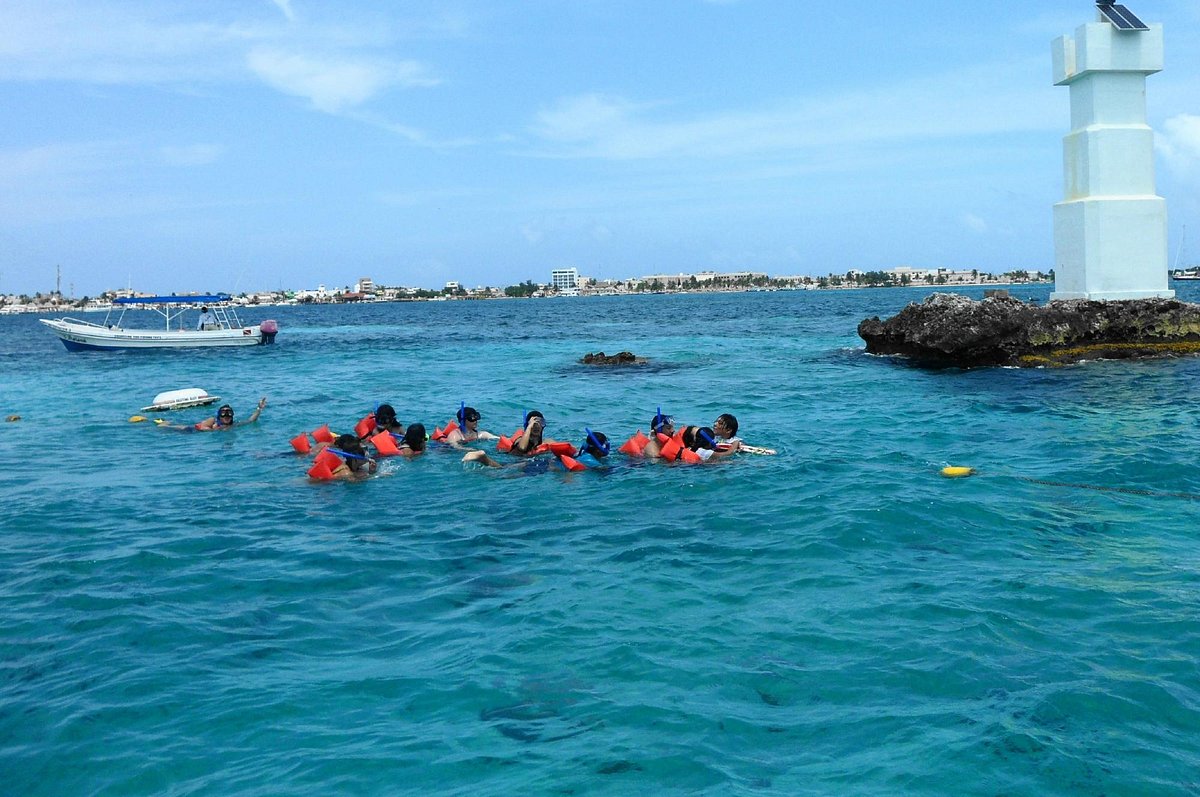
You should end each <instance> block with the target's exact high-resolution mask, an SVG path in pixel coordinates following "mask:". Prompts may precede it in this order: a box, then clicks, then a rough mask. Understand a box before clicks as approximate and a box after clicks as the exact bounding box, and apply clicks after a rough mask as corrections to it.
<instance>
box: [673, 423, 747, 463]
mask: <svg viewBox="0 0 1200 797" xmlns="http://www.w3.org/2000/svg"><path fill="white" fill-rule="evenodd" d="M683 444H684V446H686V447H687V448H688V449H690V450H691V451H692V452H693V453H695V454H696V455H697V456H698V457H699V458H700V459H699V461H700V462H714V461H716V460H718V459H722V458H723V457H727V456H729V455H730V454H733V453H735V452H736V451H737V449H724V450H722V449H720V448H719V443H718V442H717V435H716V434H715V433H714V432H713V430H712V429H710V428H708V427H707V426H688V427H685V428H684V430H683Z"/></svg>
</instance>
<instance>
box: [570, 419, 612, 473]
mask: <svg viewBox="0 0 1200 797" xmlns="http://www.w3.org/2000/svg"><path fill="white" fill-rule="evenodd" d="M584 432H585V433H586V437H585V438H584V440H583V445H581V446H580V447H579V454H578V455H577V456H576V457H575V461H576V462H578V463H579V464H580V465H583V466H584V467H587V468H602V467H604V465H605V463H604V458H605V457H607V456H608V454H609V452H610V450H611V449H612V447H611V446H610V445H609V443H608V437H607V436H606V435H605V434H604V433H603V432H593V431H592V430H591V429H584Z"/></svg>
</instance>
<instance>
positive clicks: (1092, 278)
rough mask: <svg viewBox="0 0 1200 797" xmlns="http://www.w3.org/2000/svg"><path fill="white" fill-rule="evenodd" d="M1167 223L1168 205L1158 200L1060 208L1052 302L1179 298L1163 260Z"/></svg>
mask: <svg viewBox="0 0 1200 797" xmlns="http://www.w3.org/2000/svg"><path fill="white" fill-rule="evenodd" d="M1166 218H1167V214H1166V200H1164V199H1163V198H1162V197H1158V196H1147V197H1128V196H1122V197H1111V198H1097V197H1090V198H1088V199H1079V200H1073V201H1066V202H1059V203H1058V204H1056V205H1055V206H1054V233H1055V234H1054V262H1055V264H1056V268H1055V271H1054V287H1055V291H1054V292H1053V293H1051V294H1050V299H1051V301H1055V300H1058V299H1099V300H1109V299H1150V298H1154V297H1158V298H1162V299H1171V298H1173V297H1174V296H1175V291H1172V290H1169V289H1168V288H1167V271H1166V269H1165V268H1163V257H1162V253H1163V252H1166V251H1167V221H1166ZM1132 286H1137V287H1132Z"/></svg>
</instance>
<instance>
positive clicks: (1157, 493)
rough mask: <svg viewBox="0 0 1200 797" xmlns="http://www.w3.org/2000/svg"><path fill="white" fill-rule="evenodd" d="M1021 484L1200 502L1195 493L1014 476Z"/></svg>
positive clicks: (1199, 496) (1199, 497)
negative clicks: (1027, 483)
mask: <svg viewBox="0 0 1200 797" xmlns="http://www.w3.org/2000/svg"><path fill="white" fill-rule="evenodd" d="M1013 478H1014V479H1018V480H1020V481H1023V482H1029V483H1030V484H1041V485H1044V486H1046V487H1071V488H1074V489H1076V490H1095V491H1097V492H1101V493H1125V494H1126V495H1148V496H1151V497H1152V498H1183V499H1186V500H1188V501H1200V495H1197V494H1196V493H1172V492H1167V491H1166V490H1139V489H1137V488H1134V487H1107V486H1105V485H1102V484H1076V483H1074V482H1054V481H1049V480H1047V479H1031V478H1029V477H1028V476H1014V477H1013Z"/></svg>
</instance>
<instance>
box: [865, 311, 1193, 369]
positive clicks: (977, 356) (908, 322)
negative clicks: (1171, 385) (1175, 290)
mask: <svg viewBox="0 0 1200 797" xmlns="http://www.w3.org/2000/svg"><path fill="white" fill-rule="evenodd" d="M858 334H859V337H861V338H862V339H863V340H865V341H866V342H867V351H868V352H870V353H872V354H898V355H903V356H906V357H911V358H912V359H914V360H917V361H920V362H923V363H928V364H931V365H950V366H959V367H963V368H970V367H974V366H984V365H1019V366H1041V365H1065V364H1068V363H1073V362H1079V361H1080V360H1096V359H1111V358H1129V357H1172V356H1180V355H1188V354H1197V353H1200V304H1188V303H1186V302H1180V301H1176V300H1174V299H1133V300H1129V301H1119V302H1118V301H1113V302H1094V301H1086V300H1073V301H1063V302H1050V303H1049V304H1047V305H1044V306H1039V305H1032V304H1025V303H1024V302H1022V301H1020V300H1019V299H1013V298H1011V297H1007V296H996V297H989V298H987V299H984V300H983V301H975V300H973V299H970V298H968V297H966V296H959V295H956V294H945V293H935V294H933V295H932V296H930V297H929V298H927V299H926V300H925V301H924V302H922V303H920V304H917V303H915V302H914V303H913V304H910V305H908V306H907V307H905V308H904V309H903V310H901V311H900V312H899V313H897V314H896V315H894V316H892V317H891V318H889V319H887V320H886V321H880V320H879V318H878V317H876V318H868V319H866V320H865V321H863V322H862V323H861V324H859V325H858Z"/></svg>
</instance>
